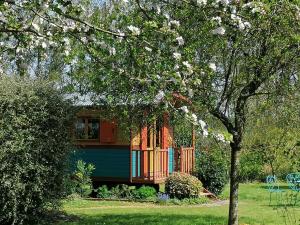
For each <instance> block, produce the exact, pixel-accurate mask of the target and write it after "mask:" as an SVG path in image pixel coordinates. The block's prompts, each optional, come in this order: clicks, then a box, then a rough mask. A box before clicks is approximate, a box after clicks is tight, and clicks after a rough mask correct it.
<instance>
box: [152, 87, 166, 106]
mask: <svg viewBox="0 0 300 225" xmlns="http://www.w3.org/2000/svg"><path fill="white" fill-rule="evenodd" d="M164 97H165V93H164V91H162V90H160V91H159V92H158V93H157V95H156V96H155V99H154V103H155V104H159V103H160V102H161V101H162V99H163V98H164Z"/></svg>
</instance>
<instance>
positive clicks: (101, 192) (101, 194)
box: [97, 185, 111, 198]
mask: <svg viewBox="0 0 300 225" xmlns="http://www.w3.org/2000/svg"><path fill="white" fill-rule="evenodd" d="M110 197H111V191H110V190H109V189H108V187H107V186H106V185H103V186H101V187H99V188H98V189H97V198H110Z"/></svg>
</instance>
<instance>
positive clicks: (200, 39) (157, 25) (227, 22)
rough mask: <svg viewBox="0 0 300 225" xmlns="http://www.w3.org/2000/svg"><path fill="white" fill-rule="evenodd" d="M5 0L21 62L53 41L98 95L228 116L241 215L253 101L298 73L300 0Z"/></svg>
mask: <svg viewBox="0 0 300 225" xmlns="http://www.w3.org/2000/svg"><path fill="white" fill-rule="evenodd" d="M4 2H5V3H4V4H0V7H1V12H2V14H0V20H1V21H0V35H1V36H0V38H1V47H0V51H2V52H4V53H2V55H4V56H5V57H4V59H5V60H11V59H13V60H14V61H15V64H16V66H17V67H18V68H21V69H23V68H24V67H26V66H25V65H26V64H24V63H23V64H22V62H24V60H25V59H24V57H23V58H22V54H23V52H24V54H26V52H28V51H30V50H31V49H36V48H38V49H41V52H46V53H47V51H50V50H51V48H52V47H51V46H53V48H57V49H58V50H57V51H58V52H60V50H61V52H62V53H61V57H62V58H64V59H65V67H64V68H65V69H64V71H63V72H64V75H69V79H68V81H70V84H71V85H73V88H77V87H79V86H80V87H84V90H85V91H87V92H89V93H90V94H91V93H92V94H93V95H94V97H95V100H96V101H98V102H99V101H101V102H104V103H106V104H109V105H116V104H120V102H121V103H122V104H124V105H130V106H133V105H140V104H147V105H151V106H152V108H153V109H154V110H153V111H156V110H158V109H163V110H170V111H171V110H174V109H175V108H176V105H177V106H178V104H177V103H178V100H180V104H181V105H180V111H182V112H183V113H185V114H186V115H187V117H188V118H189V119H190V120H192V121H193V122H194V123H196V124H200V126H201V127H202V128H205V127H206V124H205V123H204V122H203V121H202V120H199V119H198V118H197V115H196V114H197V113H198V112H199V111H203V109H205V110H206V112H207V113H209V114H211V115H213V116H214V117H215V118H217V119H218V120H220V121H221V122H222V124H223V125H224V127H225V128H226V129H227V131H228V133H230V134H231V138H230V147H231V176H230V177H231V179H230V207H229V208H230V209H229V220H228V224H238V211H237V209H238V183H239V182H238V164H239V160H238V158H239V157H238V155H239V152H240V150H241V148H242V141H243V134H244V128H245V123H246V119H247V115H248V114H247V107H248V104H249V102H251V101H252V99H253V98H255V97H256V96H257V95H264V94H270V92H272V91H273V90H275V89H277V88H278V87H283V88H286V87H289V86H292V85H294V84H295V83H296V82H298V71H299V52H300V51H299V42H300V37H299V22H300V11H299V1H297V0H294V1H287V0H280V1H276V2H275V1H242V0H240V1H239V0H231V1H229V0H182V1H177V0H167V1H161V0H152V1H145V0H132V1H129V0H128V1H125V0H123V1H121V0H119V1H117V0H115V1H105V4H104V3H103V2H104V1H98V3H99V4H98V6H97V7H91V5H90V4H89V2H88V1H67V0H57V1H41V2H42V3H41V2H40V1H33V2H32V1H21V0H20V1H13V0H6V1H4ZM99 5H100V7H99ZM15 18H16V19H15ZM11 21H13V22H11ZM11 34H12V35H11ZM20 37H22V38H20ZM19 46H22V48H20V47H19ZM18 49H20V50H18ZM43 49H44V50H43ZM21 53H22V54H21ZM20 57H21V59H20V61H18V59H19V58H20ZM45 57H46V56H45ZM33 65H36V64H35V63H33ZM81 90H82V89H81ZM276 96H277V95H274V97H275V98H276ZM203 130H204V134H207V133H206V130H205V129H203ZM220 139H222V138H220Z"/></svg>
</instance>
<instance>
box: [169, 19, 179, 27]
mask: <svg viewBox="0 0 300 225" xmlns="http://www.w3.org/2000/svg"><path fill="white" fill-rule="evenodd" d="M169 26H175V27H179V26H180V22H179V21H178V20H171V21H170V22H169Z"/></svg>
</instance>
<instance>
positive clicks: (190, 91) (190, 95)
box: [188, 88, 194, 98]
mask: <svg viewBox="0 0 300 225" xmlns="http://www.w3.org/2000/svg"><path fill="white" fill-rule="evenodd" d="M188 95H189V97H190V98H192V97H193V96H194V91H193V89H191V88H189V89H188Z"/></svg>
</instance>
